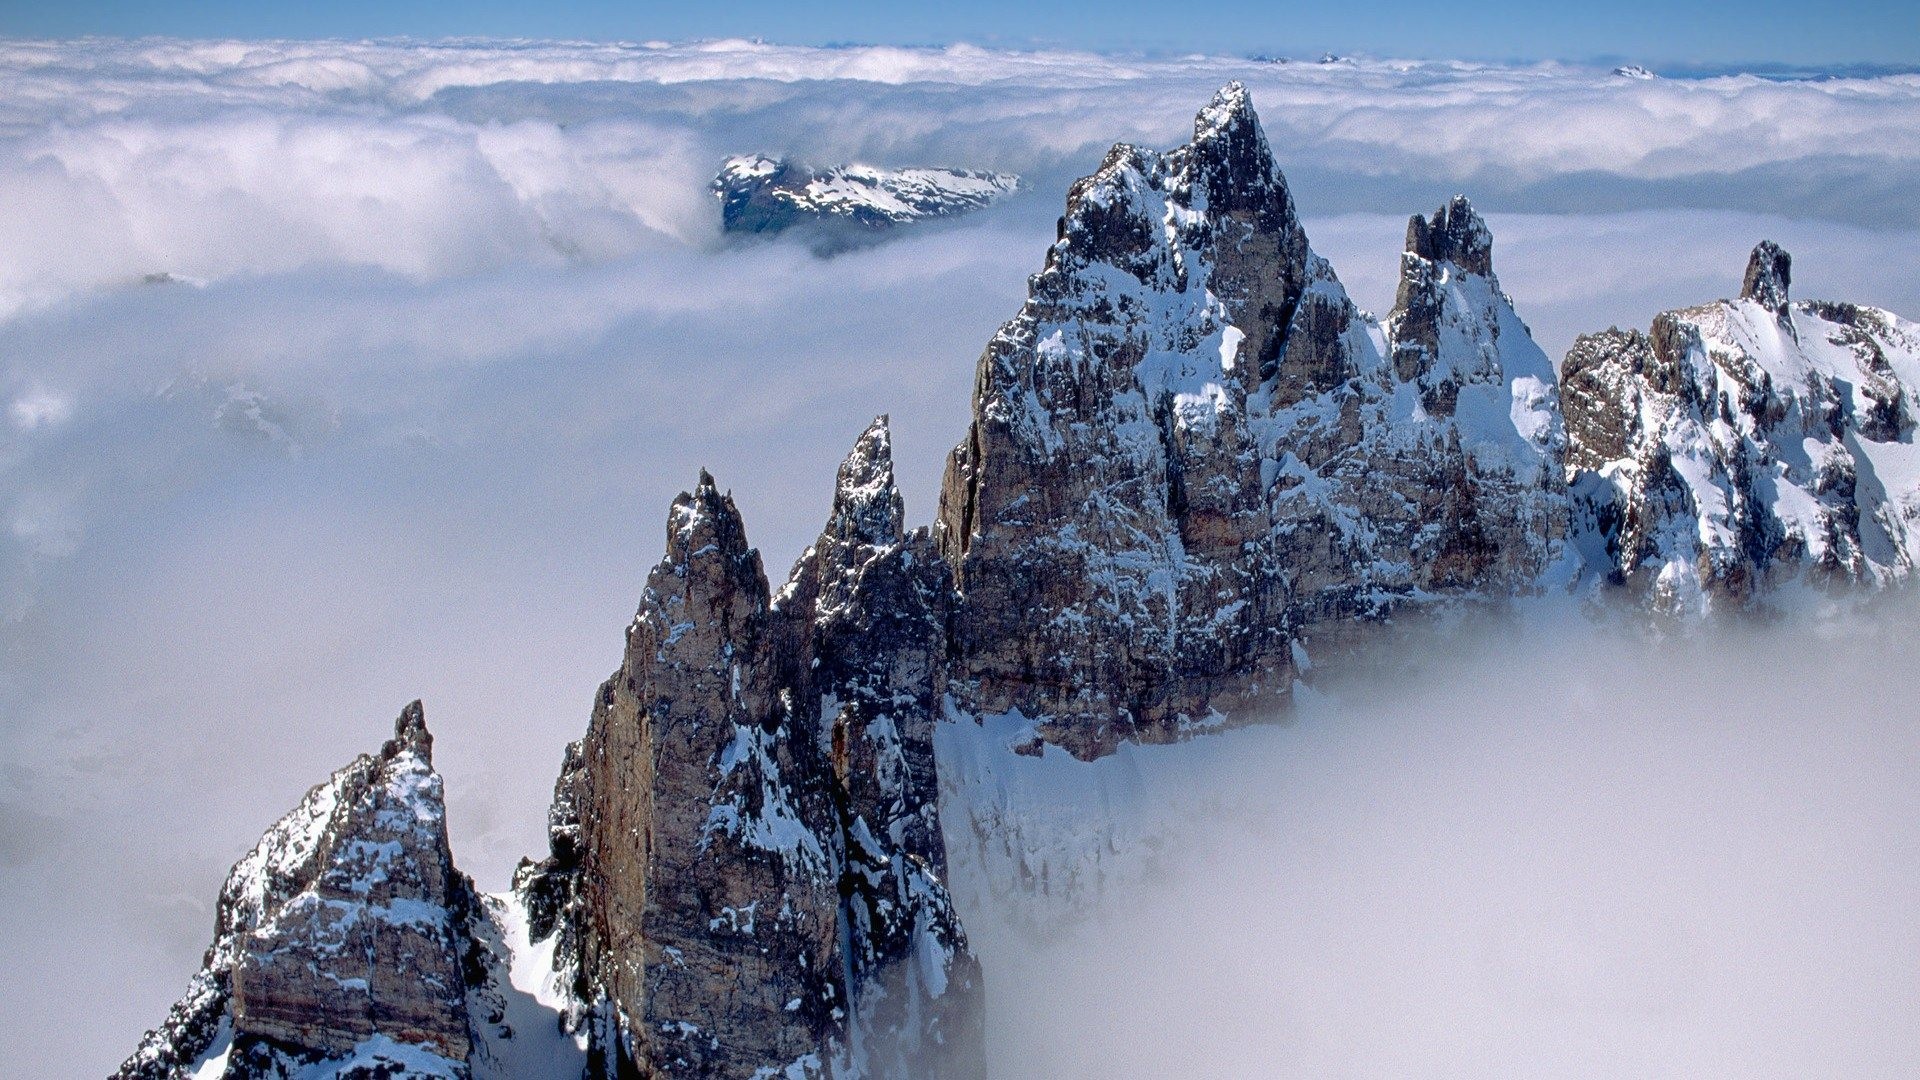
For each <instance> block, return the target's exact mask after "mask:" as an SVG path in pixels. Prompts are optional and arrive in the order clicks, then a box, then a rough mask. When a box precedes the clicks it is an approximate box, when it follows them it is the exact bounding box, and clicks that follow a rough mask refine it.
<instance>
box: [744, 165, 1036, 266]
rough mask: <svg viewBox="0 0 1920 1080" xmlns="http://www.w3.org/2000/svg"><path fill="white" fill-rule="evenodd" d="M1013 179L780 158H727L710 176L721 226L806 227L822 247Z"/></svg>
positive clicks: (992, 192)
mask: <svg viewBox="0 0 1920 1080" xmlns="http://www.w3.org/2000/svg"><path fill="white" fill-rule="evenodd" d="M1019 185H1020V178H1019V177H1017V176H1013V175H1011V174H1007V173H992V172H977V171H973V170H967V169H882V168H876V167H874V166H871V165H857V164H856V165H841V166H837V167H835V168H830V169H814V168H812V167H809V166H806V165H802V164H800V163H798V162H794V161H788V160H786V159H784V158H772V157H767V156H765V155H763V154H750V155H746V156H742V157H734V158H728V159H727V161H726V163H725V164H723V165H722V166H721V168H720V174H719V175H718V176H716V177H714V180H713V193H714V195H716V196H717V197H718V198H719V199H720V221H721V227H722V228H723V229H724V230H725V231H726V232H729V233H736V234H755V233H778V232H783V231H786V230H788V229H793V228H796V227H798V228H804V229H806V230H808V231H809V232H810V233H811V234H812V235H813V238H814V239H815V241H816V243H818V244H819V245H821V246H823V247H826V248H834V247H841V246H849V245H852V244H856V243H859V242H862V241H864V240H871V239H873V238H875V237H877V236H879V235H882V234H884V233H886V232H887V231H889V230H892V229H895V228H898V227H899V226H902V225H908V224H911V223H913V222H916V221H924V220H928V219H931V218H946V217H954V216H957V215H960V214H966V213H970V212H972V211H975V210H978V209H981V208H982V207H984V206H986V205H987V204H988V203H991V202H993V201H994V200H995V199H998V198H1000V197H1001V196H1003V195H1008V194H1011V193H1012V192H1013V191H1014V190H1016V189H1017V188H1018V187H1019Z"/></svg>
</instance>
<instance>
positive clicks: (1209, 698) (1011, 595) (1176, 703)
mask: <svg viewBox="0 0 1920 1080" xmlns="http://www.w3.org/2000/svg"><path fill="white" fill-rule="evenodd" d="M1491 260H1492V255H1491V238H1490V236H1489V235H1488V233H1487V231H1486V227H1485V225H1484V223H1483V222H1481V220H1480V219H1479V217H1478V216H1477V215H1476V214H1474V213H1473V211H1472V208H1471V207H1470V206H1468V205H1467V203H1466V201H1465V200H1464V199H1458V200H1455V201H1454V202H1452V203H1450V204H1448V206H1446V207H1444V208H1442V210H1441V211H1440V213H1438V214H1436V215H1435V216H1434V218H1433V219H1432V220H1431V221H1427V220H1425V219H1415V223H1414V226H1413V227H1412V228H1411V229H1410V230H1409V251H1408V254H1407V256H1406V259H1405V261H1404V263H1403V281H1402V285H1401V290H1400V304H1399V306H1398V307H1397V309H1396V312H1395V314H1394V316H1393V318H1391V319H1390V320H1389V321H1388V323H1387V325H1386V326H1385V327H1382V326H1380V325H1379V324H1377V323H1375V322H1373V321H1372V319H1371V318H1370V317H1368V316H1366V315H1365V314H1364V313H1362V312H1360V311H1359V310H1358V309H1357V308H1356V307H1355V306H1354V305H1353V303H1352V301H1351V300H1350V299H1349V298H1348V297H1347V294H1346V291H1345V290H1344V289H1343V288H1342V287H1341V285H1340V282H1339V280H1338V278H1336V277H1335V276H1334V273H1333V270H1332V268H1331V267H1330V266H1328V264H1327V263H1326V261H1325V260H1323V259H1321V258H1319V257H1318V256H1316V255H1314V254H1313V253H1312V251H1311V250H1310V249H1309V247H1308V244H1307V239H1306V235H1305V233H1304V231H1303V230H1302V229H1301V226H1300V222H1299V218H1298V215H1297V214H1296V213H1295V210H1294V207H1293V203H1292V199H1291V197H1290V195H1289V194H1288V191H1287V186H1286V181H1285V179H1284V178H1283V177H1282V176H1281V174H1280V171H1279V168H1278V167H1277V165H1276V164H1275V163H1274V159H1273V155H1272V151H1271V150H1270V148H1269V147H1268V145H1267V141H1266V138H1265V136H1264V134H1263V133H1262V132H1261V129H1260V125H1259V121H1258V119H1257V117H1256V116H1255V115H1254V112H1253V107H1252V103H1251V101H1250V99H1249V97H1248V95H1247V93H1246V91H1245V90H1244V89H1243V88H1241V87H1240V86H1238V85H1237V84H1235V85H1231V86H1229V87H1227V88H1226V89H1224V90H1222V91H1221V92H1220V94H1219V95H1217V96H1216V97H1215V99H1214V101H1213V102H1212V104H1211V105H1209V106H1208V108H1207V109H1205V110H1204V111H1202V112H1201V113H1200V115H1199V117H1198V118H1197V119H1196V121H1195V126H1194V139H1193V141H1192V142H1191V143H1190V144H1188V145H1187V146H1184V147H1181V148H1179V149H1177V150H1174V151H1171V152H1169V153H1165V154H1155V153H1150V152H1147V151H1142V150H1139V149H1137V148H1134V147H1131V146H1125V145H1121V146H1116V147H1115V148H1114V149H1113V151H1112V152H1111V153H1110V154H1108V155H1107V158H1106V160H1105V162H1104V163H1103V164H1102V165H1101V167H1100V169H1099V171H1097V172H1095V173H1094V174H1093V175H1092V176H1090V177H1088V178H1086V179H1084V180H1082V181H1080V182H1078V183H1077V184H1075V185H1074V186H1073V188H1072V190H1071V191H1070V192H1069V195H1068V201H1067V213H1066V216H1065V217H1064V218H1063V219H1062V221H1061V227H1060V235H1059V238H1058V240H1057V242H1056V243H1055V244H1054V246H1053V247H1052V249H1051V250H1050V251H1049V252H1048V255H1047V261H1046V265H1045V267H1044V268H1043V269H1042V270H1041V272H1040V273H1039V274H1037V275H1035V276H1034V278H1033V279H1032V282H1031V286H1030V292H1029V297H1028V300H1027V303H1026V305H1025V306H1024V307H1023V308H1022V309H1021V311H1020V313H1019V314H1018V315H1017V316H1016V317H1015V318H1014V319H1013V320H1012V321H1011V322H1009V323H1007V324H1006V325H1005V326H1004V327H1002V328H1001V330H1000V332H999V333H998V334H997V335H996V336H995V337H994V339H993V341H992V342H991V343H990V344H989V345H988V347H987V350H986V353H985V355H984V356H983V357H982V358H981V361H980V366H979V372H978V375H977V376H976V380H975V390H974V418H973V424H972V427H971V429H970V431H969V433H968V437H967V439H966V441H965V442H963V443H962V444H961V445H960V446H959V447H958V448H957V449H956V450H955V451H954V453H953V455H952V457H951V458H950V460H949V464H948V469H947V476H946V481H945V484H944V487H943V491H942V498H941V508H940V519H939V525H938V535H939V537H940V540H941V545H942V550H943V551H944V553H945V555H946V557H947V559H948V561H949V562H951V563H952V564H953V566H954V568H955V580H956V583H957V587H958V590H959V593H960V596H961V599H960V606H959V609H958V612H957V614H956V619H955V627H956V630H955V633H956V649H957V651H958V653H959V654H960V655H961V656H962V657H964V663H963V671H962V674H961V676H960V683H961V685H959V686H958V687H957V689H956V694H957V696H958V698H959V699H960V700H961V701H962V703H963V705H964V707H965V708H967V709H968V710H970V711H973V712H975V713H990V714H998V713H1006V712H1011V711H1017V712H1019V713H1021V714H1023V715H1025V716H1027V717H1029V718H1031V719H1033V720H1034V721H1035V722H1036V730H1037V731H1038V732H1039V733H1040V734H1041V735H1042V736H1043V737H1044V738H1046V739H1047V740H1049V741H1053V742H1056V743H1058V744H1060V745H1062V746H1065V747H1066V748H1067V749H1069V750H1070V751H1072V752H1073V753H1075V754H1077V755H1080V756H1098V755H1100V754H1103V753H1106V752H1109V751H1110V750H1111V749H1112V748H1113V747H1114V746H1115V745H1117V743H1118V742H1119V741H1121V740H1124V739H1141V740H1147V741H1158V740H1165V739H1170V738H1178V737H1181V736H1183V735H1185V734H1187V733H1189V732H1192V731H1196V730H1203V729H1206V728H1208V727H1211V726H1215V725H1217V724H1219V723H1220V722H1222V721H1223V720H1225V719H1227V718H1229V717H1240V718H1246V717H1250V716H1252V715H1255V714H1257V713H1259V712H1261V711H1263V710H1265V709H1268V708H1270V707H1271V706H1273V705H1277V704H1279V703H1282V702H1284V701H1285V699H1286V697H1287V695H1288V693H1289V689H1290V686H1291V680H1292V662H1293V661H1292V655H1293V653H1292V646H1293V643H1294V640H1295V639H1296V637H1298V636H1302V635H1308V634H1311V633H1313V632H1315V631H1316V630H1326V629H1329V628H1331V627H1335V626H1338V625H1339V624H1341V623H1343V622H1347V621H1350V620H1353V619H1360V618H1371V617H1378V616H1380V615H1383V614H1385V613H1386V612H1388V611H1390V610H1392V609H1394V608H1395V607H1396V606H1398V605H1401V604H1405V603H1408V602H1419V601H1424V600H1427V599H1432V598H1445V597H1453V596H1466V595H1476V594H1485V593H1488V592H1495V591H1499V592H1505V591H1510V590H1516V589H1517V590H1521V591H1526V590H1530V589H1534V588H1537V587H1539V583H1540V581H1541V580H1542V578H1543V576H1546V575H1548V574H1549V573H1550V572H1551V571H1552V570H1553V568H1555V567H1557V566H1560V565H1561V564H1562V563H1563V562H1564V560H1565V558H1566V555H1565V533H1566V522H1567V510H1566V505H1567V504H1566V498H1565V492H1564V485H1563V483H1562V480H1561V478H1560V465H1559V455H1560V454H1561V452H1562V449H1563V445H1562V440H1563V435H1562V432H1561V428H1560V425H1559V422H1558V416H1557V410H1556V402H1555V398H1554V386H1553V373H1552V366H1551V364H1550V363H1548V362H1547V360H1546V357H1545V356H1544V354H1542V353H1541V351H1540V349H1539V348H1538V347H1537V346H1536V345H1534V344H1533V342H1532V339H1531V337H1530V336H1529V335H1528V333H1527V330H1526V327H1525V326H1524V325H1523V324H1521V323H1520V321H1519V319H1518V317H1517V316H1515V315H1514V314H1513V310H1512V306H1511V304H1510V303H1509V302H1508V300H1507V298H1506V296H1505V294H1503V293H1501V292H1500V290H1499V286H1498V283H1497V282H1496V281H1495V280H1494V278H1493V276H1492V261H1491ZM1389 357H1390V358H1391V361H1389ZM1463 396H1464V398H1463ZM1463 400H1464V404H1462V401H1463Z"/></svg>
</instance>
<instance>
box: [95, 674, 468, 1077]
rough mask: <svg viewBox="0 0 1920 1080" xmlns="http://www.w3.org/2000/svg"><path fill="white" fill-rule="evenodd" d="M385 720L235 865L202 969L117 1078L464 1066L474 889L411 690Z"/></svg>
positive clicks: (462, 1072) (449, 1071) (448, 1072)
mask: <svg viewBox="0 0 1920 1080" xmlns="http://www.w3.org/2000/svg"><path fill="white" fill-rule="evenodd" d="M394 732H395V734H394V738H393V739H391V740H389V741H388V742H387V743H385V745H383V746H382V747H381V750H380V752H379V753H378V754H377V755H366V754H363V755H361V756H360V757H358V758H356V759H354V761H352V762H351V763H349V764H348V765H347V766H346V767H345V768H342V769H341V770H339V771H338V772H336V773H334V774H333V776H332V777H331V778H330V779H329V780H328V781H327V782H326V783H324V784H321V785H320V786H318V787H316V788H314V789H313V790H311V791H309V792H308V793H307V796H306V798H305V799H303V800H302V801H301V803H300V805H299V806H297V807H295V808H294V809H293V810H292V811H291V812H290V813H288V814H287V815H286V816H285V817H283V818H282V819H281V820H280V821H279V822H277V823H275V824H274V826H273V827H272V828H270V829H268V830H267V832H266V834H265V835H264V836H262V837H261V839H260V843H259V844H258V845H256V846H255V847H254V849H253V851H251V852H249V853H248V854H247V856H246V857H245V858H243V859H241V860H240V861H239V862H238V863H236V864H235V865H234V868H233V871H232V873H231V874H230V875H229V876H228V878H227V881H226V884H225V886H224V887H223V888H222V889H221V893H220V902H219V906H218V911H217V914H216V918H215V927H214V942H213V945H212V947H211V948H210V949H208V951H207V958H206V962H205V967H204V968H203V969H202V970H201V972H200V974H199V975H197V976H195V978H194V980H193V982H192V983H191V984H190V985H189V988H188V992H187V995H186V996H185V997H183V998H182V999H181V1001H180V1002H179V1003H178V1004H176V1005H175V1006H174V1008H173V1010H172V1011H171V1012H170V1013H169V1014H168V1017H167V1020H166V1022H165V1023H164V1024H163V1025H162V1026H161V1027H160V1028H158V1029H156V1030H155V1031H153V1032H151V1033H149V1034H148V1036H147V1038H146V1040H145V1041H143V1042H142V1044H141V1046H140V1049H139V1050H138V1051H136V1052H135V1054H134V1055H133V1057H131V1058H129V1059H128V1061H127V1063H126V1064H125V1065H124V1066H122V1068H121V1072H120V1076H121V1077H123V1078H129V1080H130V1078H135V1077H138V1078H142V1080H162V1078H165V1080H175V1078H179V1077H185V1076H224V1077H230V1078H235V1080H237V1078H242V1077H265V1076H284V1075H292V1074H294V1073H297V1072H299V1071H300V1070H302V1069H305V1068H309V1067H311V1066H315V1065H319V1064H323V1063H324V1064H326V1065H327V1066H328V1069H329V1070H338V1072H339V1074H340V1075H368V1076H374V1075H391V1074H397V1073H398V1072H401V1071H404V1070H405V1068H406V1064H405V1063H408V1062H411V1063H412V1064H413V1065H415V1066H419V1065H421V1064H422V1063H428V1064H431V1065H432V1067H433V1069H435V1070H440V1071H437V1072H432V1073H431V1074H432V1075H445V1076H449V1077H462V1078H464V1077H465V1076H467V1075H468V1057H469V1055H470V1054H471V1053H472V1051H473V1048H474V1045H475V1037H476V1035H477V1030H476V1028H477V1025H476V1024H475V1023H474V1021H473V1019H472V1018H471V1017H470V1015H469V1013H468V1004H467V1003H468V991H469V989H470V988H471V984H472V981H473V979H474V978H475V977H476V976H475V973H474V972H473V971H472V970H471V969H470V968H471V966H470V964H469V959H470V957H472V956H473V955H474V947H473V941H472V937H471V930H470V925H469V924H470V922H471V920H472V918H473V917H474V914H475V912H476V910H477V904H478V899H477V897H476V896H475V895H474V893H473V887H472V885H471V883H470V882H468V881H467V879H466V877H465V876H464V875H462V874H460V873H459V872H458V871H457V870H456V869H455V868H454V864H453V856H452V853H451V851H450V849H449V847H448V843H447V829H446V802H445V797H444V794H443V791H442V786H441V781H440V776H439V774H438V773H436V772H434V771H433V766H432V763H431V761H430V760H429V755H430V751H431V748H432V736H431V735H429V734H428V732H427V726H426V716H425V713H424V711H423V710H422V709H421V706H420V703H419V702H418V701H416V702H413V703H412V704H410V705H408V706H407V707H406V709H405V710H403V711H402V712H401V714H400V717H399V720H398V721H397V722H396V723H395V725H394ZM355 1069H359V1070H361V1071H358V1072H356V1071H354V1070H355ZM381 1069H387V1070H389V1071H388V1072H382V1071H380V1070H381ZM332 1074H333V1073H332V1071H329V1072H328V1075H332Z"/></svg>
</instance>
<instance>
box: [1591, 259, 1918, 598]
mask: <svg viewBox="0 0 1920 1080" xmlns="http://www.w3.org/2000/svg"><path fill="white" fill-rule="evenodd" d="M1791 279H1792V259H1791V258H1790V257H1789V256H1788V254H1787V253H1786V252H1785V251H1783V250H1781V249H1780V248H1779V247H1778V246H1777V245H1775V244H1772V243H1770V242H1763V243H1761V244H1760V245H1759V246H1758V247H1756V248H1755V249H1754V251H1753V256H1752V258H1751V260H1750V261H1749V263H1748V266H1747V273H1746V277H1745V280H1744V283H1743V285H1742V287H1741V290H1740V296H1739V298H1738V299H1736V300H1719V301H1715V302H1714V303H1711V304H1703V305H1700V306H1698V307H1691V308H1683V309H1681V310H1678V311H1669V312H1665V313H1663V314H1661V315H1660V316H1658V317H1657V318H1655V319H1654V320H1653V326H1652V328H1651V330H1650V332H1648V333H1641V332H1639V331H1622V330H1619V329H1618V328H1615V329H1612V330H1608V331H1606V332H1604V333H1599V334H1590V335H1587V336H1585V337H1582V338H1580V339H1579V340H1577V341H1576V342H1575V343H1574V345H1573V348H1572V349H1571V350H1570V351H1569V352H1568V354H1567V358H1566V363H1565V365H1564V368H1563V371H1562V373H1561V377H1562V379H1563V385H1564V390H1563V393H1564V396H1565V404H1564V408H1565V411H1566V423H1567V430H1568V433H1569V435H1570V449H1569V465H1570V466H1571V467H1572V469H1573V470H1574V479H1573V485H1574V490H1575V491H1576V492H1577V493H1578V496H1579V499H1580V501H1581V503H1582V504H1583V509H1584V514H1585V516H1587V517H1588V519H1589V520H1590V521H1591V523H1592V524H1591V531H1592V533H1593V539H1594V542H1595V545H1596V546H1595V547H1594V549H1593V551H1592V553H1591V555H1590V558H1591V559H1592V560H1593V561H1594V562H1595V563H1597V564H1598V565H1600V566H1602V567H1604V568H1605V569H1606V571H1607V572H1608V573H1609V574H1610V576H1611V577H1612V578H1613V579H1614V580H1615V581H1617V582H1619V583H1620V584H1622V585H1624V586H1625V587H1626V588H1627V589H1629V590H1630V591H1631V592H1632V593H1633V594H1634V595H1636V596H1638V597H1643V598H1644V599H1645V600H1646V602H1648V603H1650V604H1651V605H1652V606H1654V607H1655V608H1656V609H1658V610H1662V611H1667V612H1675V613H1699V612H1703V611H1706V610H1707V609H1709V608H1712V607H1714V606H1719V605H1726V604H1729V603H1730V604H1734V605H1743V604H1749V603H1752V602H1754V601H1756V600H1759V599H1763V598H1764V597H1765V595H1766V594H1767V593H1768V592H1769V591H1771V590H1773V589H1777V588H1778V587H1780V586H1783V585H1786V584H1789V583H1796V582H1797V583H1812V584H1815V585H1822V586H1840V585H1857V584H1866V585H1882V584H1887V583H1889V582H1892V581H1895V580H1899V579H1902V578H1905V577H1906V576H1907V575H1908V574H1910V573H1911V572H1912V569H1913V566H1914V562H1915V559H1916V556H1920V455H1917V454H1916V452H1915V447H1914V443H1913V428H1914V419H1915V417H1916V415H1920V398H1916V392H1917V390H1920V326H1916V325H1915V324H1913V323H1910V322H1907V321H1906V320H1904V319H1901V318H1898V317H1897V316H1895V315H1893V314H1892V313H1891V312H1886V311H1880V310H1877V309H1874V308H1866V307H1859V306H1856V305H1853V304H1846V303H1829V302H1825V301H1793V300H1792V299H1790V297H1789V295H1788V292H1789V286H1790V285H1791Z"/></svg>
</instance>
